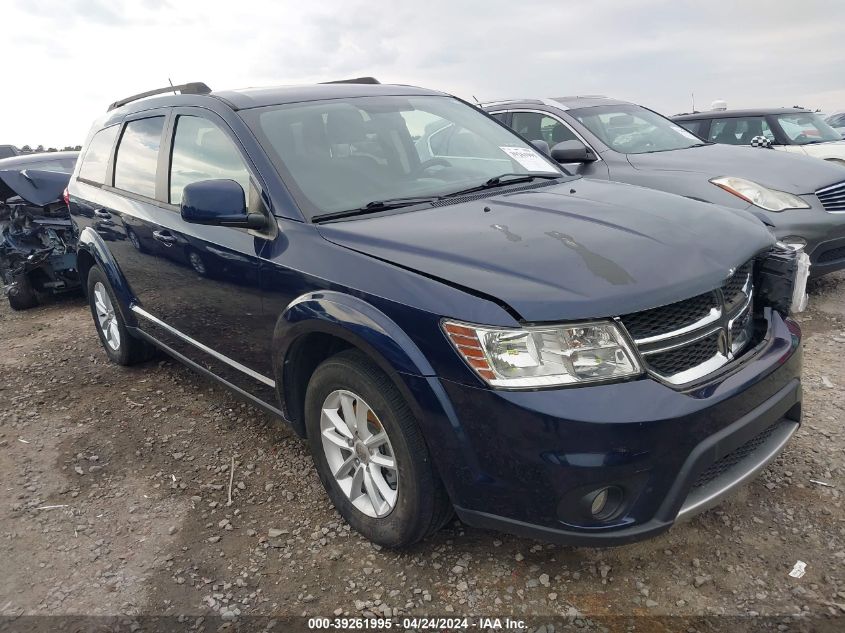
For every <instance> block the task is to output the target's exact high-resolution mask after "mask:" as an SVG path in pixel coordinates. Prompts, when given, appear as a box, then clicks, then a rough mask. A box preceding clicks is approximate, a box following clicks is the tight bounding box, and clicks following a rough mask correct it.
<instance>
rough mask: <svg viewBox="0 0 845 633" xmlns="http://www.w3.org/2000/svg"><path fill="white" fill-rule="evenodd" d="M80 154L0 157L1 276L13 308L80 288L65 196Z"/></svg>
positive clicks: (22, 308) (33, 303)
mask: <svg viewBox="0 0 845 633" xmlns="http://www.w3.org/2000/svg"><path fill="white" fill-rule="evenodd" d="M76 158H77V152H53V153H50V154H37V155H30V156H19V157H14V158H7V159H4V160H0V278H2V281H3V286H4V291H5V294H6V296H7V297H8V300H9V305H10V306H11V307H12V309H13V310H26V309H28V308H32V307H34V306H35V305H37V304H38V302H39V300H40V298H41V297H43V296H47V295H50V294H55V293H61V292H68V291H74V290H78V289H79V287H80V286H79V276H78V274H77V272H76V238H75V233H74V229H73V225H72V223H71V221H70V216H69V214H68V208H67V203H66V202H65V200H64V197H63V193H64V191H65V188H66V187H67V184H68V181H69V179H70V174H71V172H72V171H73V168H74V166H75V165H76Z"/></svg>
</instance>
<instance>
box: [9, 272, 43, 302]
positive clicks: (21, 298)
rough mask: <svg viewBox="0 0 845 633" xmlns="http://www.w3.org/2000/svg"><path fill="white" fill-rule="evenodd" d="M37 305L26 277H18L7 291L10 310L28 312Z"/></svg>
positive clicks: (35, 295)
mask: <svg viewBox="0 0 845 633" xmlns="http://www.w3.org/2000/svg"><path fill="white" fill-rule="evenodd" d="M37 305H38V295H37V294H35V290H33V288H32V284H31V283H30V281H29V277H28V276H27V275H20V276H19V277H18V278H17V280H16V281H15V283H14V285H13V286H12V287H11V288H10V289H9V306H10V307H11V308H12V310H17V311H19V310H29V309H30V308H34V307H35V306H37Z"/></svg>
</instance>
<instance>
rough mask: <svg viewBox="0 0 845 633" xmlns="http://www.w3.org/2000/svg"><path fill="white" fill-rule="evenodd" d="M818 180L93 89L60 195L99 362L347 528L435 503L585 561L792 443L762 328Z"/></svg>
mask: <svg viewBox="0 0 845 633" xmlns="http://www.w3.org/2000/svg"><path fill="white" fill-rule="evenodd" d="M174 92H178V93H179V94H170V93H174ZM488 112H489V113H491V114H488ZM509 126H510V127H509ZM511 127H513V128H514V129H515V130H516V131H514V129H511ZM757 161H761V162H760V165H761V166H755V165H756V164H757ZM583 176H589V177H586V178H585V177H583ZM626 182H627V183H632V184H637V185H640V186H632V184H626ZM843 183H845V170H842V168H841V167H839V166H836V165H832V164H826V163H823V162H821V161H816V162H812V161H811V159H809V158H806V157H803V158H802V157H798V156H791V155H784V154H779V153H775V152H768V153H767V152H761V151H759V150H752V149H742V148H730V147H725V146H715V145H711V144H708V143H706V142H704V141H702V140H701V139H699V138H698V137H696V136H694V135H692V134H691V133H689V132H687V131H686V130H684V129H683V128H682V127H680V126H678V125H676V124H674V123H672V122H670V121H668V120H667V119H665V118H663V117H661V116H659V115H657V114H655V113H653V112H651V111H649V110H646V109H644V108H640V107H639V106H636V105H634V104H626V103H622V102H619V101H614V100H609V99H585V98H573V99H555V100H547V99H537V100H514V101H507V102H498V103H495V104H486V105H485V106H484V109H482V108H479V107H477V106H474V105H471V104H469V103H466V102H464V101H461V100H460V99H458V98H456V97H453V96H451V95H448V94H444V93H441V92H436V91H432V90H425V89H422V88H415V87H409V86H398V85H381V84H379V83H378V82H376V81H374V80H371V79H358V80H352V81H348V82H335V83H331V84H320V85H316V86H305V87H288V88H266V89H248V90H229V91H212V90H210V89H209V88H208V87H207V86H206V85H205V84H201V83H193V84H185V85H182V86H176V87H171V86H168V87H167V88H165V89H162V90H155V91H151V92H147V93H143V94H141V95H137V96H134V97H129V98H126V99H121V100H120V101H117V102H115V103H114V104H112V106H111V107H110V108H109V110H108V112H107V113H105V114H104V115H103V116H101V117H100V118H99V119H98V120H97V121H96V122H95V124H94V125H93V127H92V129H91V132H90V134H89V136H88V139H87V140H86V143H85V146H84V150H83V153H82V158H81V160H80V161H79V162H78V164H77V166H76V168H75V171H74V173H73V175H72V177H71V179H70V183H69V185H68V190H67V196H66V197H67V201H68V208H69V212H70V214H71V217H72V220H73V222H74V225H75V227H76V229H77V231H78V236H79V239H78V245H77V248H78V256H77V267H78V271H79V276H80V279H81V280H82V282H83V285H84V287H85V289H86V293H87V297H88V300H89V303H90V307H91V314H92V318H93V321H94V324H95V327H96V331H97V333H98V335H99V337H100V340H101V342H102V345H103V348H104V349H105V352H106V354H107V355H108V357H109V358H110V359H111V360H112V361H113V362H115V363H118V364H122V365H129V364H133V363H137V362H139V361H142V360H144V359H147V358H149V357H150V356H151V355H152V354H153V353H154V350H155V349H156V348H158V349H161V350H164V351H165V352H167V353H169V354H171V355H172V356H174V357H175V358H177V359H179V360H181V361H182V362H184V363H185V364H187V365H188V366H190V367H192V368H194V369H195V370H197V371H199V372H201V373H203V374H205V375H207V376H209V377H211V378H213V379H215V380H217V381H219V382H220V383H222V384H224V385H225V386H227V387H228V388H230V389H232V390H233V391H235V392H236V393H238V394H239V395H241V396H242V397H244V398H246V399H247V400H249V401H251V402H253V403H254V404H256V405H257V406H259V407H261V408H263V409H264V410H266V411H268V412H270V413H271V414H272V415H274V416H276V417H277V418H279V419H280V420H282V421H284V422H285V423H287V424H289V425H290V426H291V427H292V428H293V429H294V431H295V432H296V433H298V434H299V435H300V436H302V437H303V438H305V439H306V440H307V441H308V443H309V445H310V448H311V451H312V454H313V457H314V463H315V466H316V469H317V471H318V473H319V476H320V479H321V481H322V482H323V484H324V486H325V488H326V491H327V493H328V495H329V497H330V498H331V500H332V502H333V503H334V504H335V506H336V507H337V509H338V511H339V512H340V513H341V515H342V516H343V517H344V518H345V519H346V520H347V521H348V522H349V523H350V524H351V525H352V526H353V527H354V528H355V529H357V530H358V531H359V532H361V533H362V534H364V535H366V536H367V537H368V538H370V539H372V540H373V541H375V542H377V543H380V544H382V545H387V546H404V545H408V544H411V543H413V542H415V541H418V540H419V539H422V538H424V537H425V536H426V535H428V534H431V533H432V532H434V531H436V530H437V529H438V528H439V527H440V526H441V525H443V524H444V522H446V521H447V520H448V519H449V517H450V516H452V514H453V512H457V514H458V515H459V516H460V517H461V519H462V520H464V521H465V522H467V523H469V524H472V525H477V526H482V527H491V528H497V529H501V530H505V531H509V532H514V533H519V534H526V535H530V536H534V537H539V538H543V539H549V540H556V541H560V542H565V543H573V544H591V545H603V544H613V543H625V542H630V541H634V540H638V539H642V538H646V537H648V536H652V535H655V534H658V533H660V532H662V531H664V530H666V529H668V528H669V527H670V526H671V525H673V524H674V523H675V522H676V521H679V520H682V519H685V518H687V517H690V516H693V515H694V514H695V513H697V512H700V511H701V510H703V509H705V508H707V507H710V506H711V505H713V504H714V503H717V502H718V501H719V500H721V499H722V498H724V496H725V495H727V494H729V493H730V492H731V491H732V490H734V489H735V488H736V487H737V486H739V485H741V484H742V483H744V482H746V481H747V480H748V479H750V478H751V477H753V476H754V475H755V474H756V473H758V472H759V471H760V470H761V469H762V468H763V467H764V466H765V465H766V464H767V463H768V462H769V461H771V460H772V459H773V458H774V457H775V456H777V454H778V453H779V452H780V451H781V449H782V448H783V447H784V445H785V444H786V443H787V441H788V440H789V438H790V437H791V436H792V434H793V433H794V432H795V430H796V429H797V428H798V426H799V424H800V422H801V347H800V336H801V333H800V330H799V328H798V326H797V324H796V323H795V322H794V321H792V320H791V319H790V318H789V314H790V312H791V311H793V310H798V309H800V308H801V303H802V300H803V298H804V296H805V293H804V287H805V284H806V280H807V273H808V263H809V259H810V256H812V257H814V258H815V260H814V262H815V263H814V265H813V267H812V268H813V269H814V270H816V271H821V272H827V271H830V270H834V269H835V268H837V267H842V262H840V261H838V260H837V259H836V258H835V257H833V256H830V257H831V258H830V260H829V261H828V260H827V259H823V258H822V254H824V253H827V252H828V250H829V249H828V242H830V241H836V240H841V239H843V237H845V236H843V234H842V225H841V224H840V223H839V219H838V218H841V217H842V216H837V215H836V214H835V213H833V212H831V211H830V210H828V209H825V208H824V203H823V201H822V200H820V199H819V190H820V189H821V190H825V189H826V188H828V187H830V186H831V185H837V184H843ZM677 194H681V195H677ZM790 237H794V239H793V240H792V241H791V242H790V245H791V246H788V245H786V244H785V243H784V242H782V241H778V238H782V239H783V240H787V241H788V238H790ZM820 249H821V250H820ZM808 253H809V255H808ZM842 259H843V260H844V261H845V256H843V257H842Z"/></svg>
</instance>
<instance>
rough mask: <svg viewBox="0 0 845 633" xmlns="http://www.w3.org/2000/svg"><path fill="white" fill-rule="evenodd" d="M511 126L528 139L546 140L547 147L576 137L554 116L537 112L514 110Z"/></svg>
mask: <svg viewBox="0 0 845 633" xmlns="http://www.w3.org/2000/svg"><path fill="white" fill-rule="evenodd" d="M511 127H513V129H515V130H516V131H517V132H519V133H520V134H522V136H524V137H525V138H527V139H528V140H529V141H546V143H548V144H549V147H554V146H555V145H556V144H558V143H561V142H563V141H574V140H577V139H578V137H577V136H575V134H573V133H572V130H570V129H569V127H567V126H566V125H564V124H563V123H561V122H560V121H558V120H557V119H556V118H554V117H551V116H549V115H547V114H540V113H539V112H514V113H513V122H512V123H511Z"/></svg>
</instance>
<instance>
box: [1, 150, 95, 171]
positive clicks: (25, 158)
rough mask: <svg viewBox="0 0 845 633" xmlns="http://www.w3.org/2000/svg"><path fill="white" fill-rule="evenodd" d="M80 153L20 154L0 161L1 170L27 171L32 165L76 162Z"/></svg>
mask: <svg viewBox="0 0 845 633" xmlns="http://www.w3.org/2000/svg"><path fill="white" fill-rule="evenodd" d="M78 157H79V152H38V153H37V154H20V155H18V156H11V157H9V158H3V159H0V169H26V166H27V165H28V164H30V163H43V162H44V161H47V160H58V159H60V158H70V159H72V160H76V159H77V158H78Z"/></svg>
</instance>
